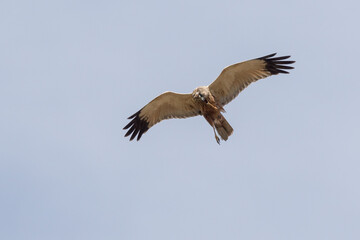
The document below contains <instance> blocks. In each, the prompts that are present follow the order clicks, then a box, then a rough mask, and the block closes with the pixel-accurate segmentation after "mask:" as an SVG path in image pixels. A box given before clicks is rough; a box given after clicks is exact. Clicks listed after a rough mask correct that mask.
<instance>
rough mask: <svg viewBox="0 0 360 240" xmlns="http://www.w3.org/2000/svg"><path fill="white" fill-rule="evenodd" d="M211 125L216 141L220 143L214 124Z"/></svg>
mask: <svg viewBox="0 0 360 240" xmlns="http://www.w3.org/2000/svg"><path fill="white" fill-rule="evenodd" d="M212 127H213V130H214V134H215V139H216V142H217V143H218V144H219V145H220V138H219V137H218V135H217V134H216V131H215V126H214V125H213V126H212Z"/></svg>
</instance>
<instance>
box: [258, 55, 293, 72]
mask: <svg viewBox="0 0 360 240" xmlns="http://www.w3.org/2000/svg"><path fill="white" fill-rule="evenodd" d="M275 55H276V53H273V54H270V55H266V56H263V57H260V58H258V59H260V60H264V61H265V62H266V65H265V68H266V70H268V71H269V72H270V73H271V74H272V75H276V74H279V73H285V74H288V73H289V72H288V71H284V70H283V69H294V67H292V66H288V64H293V63H295V61H283V60H285V59H288V58H290V55H289V56H282V57H274V56H275Z"/></svg>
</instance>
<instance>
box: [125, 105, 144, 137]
mask: <svg viewBox="0 0 360 240" xmlns="http://www.w3.org/2000/svg"><path fill="white" fill-rule="evenodd" d="M140 112H141V110H140V111H138V112H136V113H134V114H133V115H131V116H130V117H129V118H128V119H132V120H131V121H130V122H129V123H128V124H127V125H126V126H125V127H124V128H123V129H124V130H126V129H128V128H130V129H129V130H128V131H127V132H126V134H125V136H124V137H127V136H129V135H131V136H130V141H132V140H133V139H134V138H135V137H136V135H137V141H139V140H140V138H141V136H142V135H143V134H144V133H145V132H146V131H147V130H149V122H148V121H146V120H144V119H141V118H140V116H139V114H140Z"/></svg>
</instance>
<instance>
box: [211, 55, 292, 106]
mask: <svg viewBox="0 0 360 240" xmlns="http://www.w3.org/2000/svg"><path fill="white" fill-rule="evenodd" d="M275 55H276V53H273V54H270V55H267V56H264V57H261V58H257V59H253V60H249V61H245V62H241V63H236V64H234V65H231V66H229V67H227V68H225V69H224V70H223V71H222V72H221V74H220V75H219V77H218V78H217V79H216V80H215V81H214V82H213V83H211V84H210V85H209V89H210V92H211V94H212V95H213V96H214V97H215V101H216V102H218V103H220V104H221V105H222V106H224V105H225V104H228V103H229V102H230V101H231V100H233V99H234V98H235V97H236V96H237V95H238V94H239V93H240V92H241V91H242V90H243V89H244V88H246V87H247V86H248V85H249V84H250V83H252V82H255V81H257V80H259V79H261V78H266V77H268V76H271V75H276V74H279V73H289V72H287V71H285V70H284V69H293V67H291V66H289V64H292V63H294V62H295V61H283V60H285V59H288V58H289V57H290V56H283V57H274V56H275Z"/></svg>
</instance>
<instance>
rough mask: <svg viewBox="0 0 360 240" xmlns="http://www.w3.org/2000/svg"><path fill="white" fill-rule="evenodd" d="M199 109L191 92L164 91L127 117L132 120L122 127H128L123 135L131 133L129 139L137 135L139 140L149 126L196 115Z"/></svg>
mask: <svg viewBox="0 0 360 240" xmlns="http://www.w3.org/2000/svg"><path fill="white" fill-rule="evenodd" d="M199 110H200V109H198V107H197V105H196V104H195V102H194V100H193V98H192V96H191V94H179V93H173V92H165V93H163V94H161V95H159V96H158V97H156V98H155V99H154V100H152V101H151V102H149V103H148V104H147V105H145V107H143V108H142V109H141V110H140V111H138V112H137V113H135V114H133V115H131V116H130V117H129V118H128V119H132V120H131V121H130V123H129V124H128V125H126V126H125V127H124V130H125V129H128V128H130V129H129V130H128V131H127V133H126V134H125V137H127V136H129V135H130V134H131V137H130V141H131V140H133V139H134V138H135V137H136V135H137V140H139V139H140V138H141V136H142V135H143V134H144V133H145V132H146V131H147V130H149V128H151V127H152V126H154V125H155V124H156V123H158V122H160V121H161V120H164V119H169V118H187V117H193V116H197V115H199Z"/></svg>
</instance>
